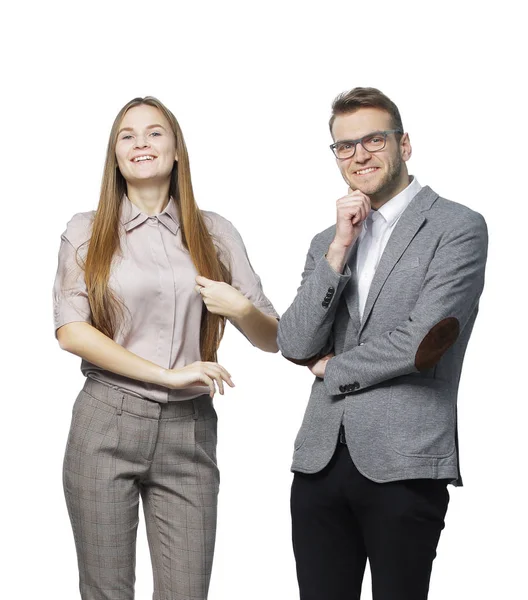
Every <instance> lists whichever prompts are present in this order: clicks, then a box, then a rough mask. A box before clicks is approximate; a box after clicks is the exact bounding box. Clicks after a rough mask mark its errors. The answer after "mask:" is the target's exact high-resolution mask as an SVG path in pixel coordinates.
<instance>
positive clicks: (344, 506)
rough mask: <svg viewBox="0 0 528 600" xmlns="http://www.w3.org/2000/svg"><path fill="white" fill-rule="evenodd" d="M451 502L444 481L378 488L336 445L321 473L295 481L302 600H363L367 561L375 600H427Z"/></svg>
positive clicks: (293, 507) (296, 549)
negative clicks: (362, 588) (432, 571)
mask: <svg viewBox="0 0 528 600" xmlns="http://www.w3.org/2000/svg"><path fill="white" fill-rule="evenodd" d="M448 502H449V493H448V491H447V481H446V480H432V479H412V480H404V481H396V482H390V483H375V482H373V481H371V480H370V479H367V478H366V477H364V476H363V475H362V474H361V473H360V472H359V471H358V470H357V468H356V467H355V465H354V463H353V462H352V459H351V458H350V453H349V451H348V448H347V447H346V446H345V445H344V444H341V443H338V445H337V448H336V452H335V454H334V456H333V458H332V460H331V461H330V463H329V464H328V465H327V466H326V467H325V468H324V469H323V470H322V471H320V472H318V473H314V474H311V475H307V474H303V473H295V475H294V479H293V485H292V494H291V513H292V533H293V549H294V553H295V560H296V563H297V579H298V581H299V588H300V600H360V596H361V584H362V581H363V574H364V571H365V564H366V561H367V558H368V560H369V563H370V571H371V575H372V596H373V600H426V598H427V594H428V591H429V580H430V577H431V568H432V563H433V559H434V558H435V556H436V547H437V544H438V540H439V539H440V532H441V531H442V529H443V528H444V517H445V514H446V511H447V505H448Z"/></svg>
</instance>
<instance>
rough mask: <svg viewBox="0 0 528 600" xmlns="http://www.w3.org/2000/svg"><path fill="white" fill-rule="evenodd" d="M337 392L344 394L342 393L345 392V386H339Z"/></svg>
mask: <svg viewBox="0 0 528 600" xmlns="http://www.w3.org/2000/svg"><path fill="white" fill-rule="evenodd" d="M339 391H340V392H341V393H342V394H344V393H345V392H346V391H347V389H346V386H345V385H340V386H339Z"/></svg>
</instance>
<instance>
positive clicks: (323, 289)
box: [277, 235, 350, 364]
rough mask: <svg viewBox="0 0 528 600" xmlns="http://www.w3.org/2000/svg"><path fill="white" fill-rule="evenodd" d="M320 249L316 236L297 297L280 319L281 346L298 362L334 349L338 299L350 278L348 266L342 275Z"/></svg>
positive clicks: (279, 340) (281, 348)
mask: <svg viewBox="0 0 528 600" xmlns="http://www.w3.org/2000/svg"><path fill="white" fill-rule="evenodd" d="M318 248H321V244H320V243H318V235H317V236H315V238H314V239H313V240H312V243H311V245H310V250H309V251H308V255H307V257H306V263H305V266H304V271H303V274H302V280H301V285H300V287H299V289H298V290H297V296H296V297H295V300H294V301H293V303H292V305H291V306H290V307H289V308H288V310H287V311H286V312H285V313H284V314H283V315H282V317H281V320H280V321H279V330H278V336H277V342H278V345H279V349H280V351H281V352H282V353H283V355H284V356H285V357H286V358H288V359H290V360H292V362H295V363H297V364H306V363H308V362H310V361H311V360H313V359H314V358H316V357H317V356H319V355H321V354H323V353H326V352H328V351H330V350H331V347H329V344H332V341H331V329H332V325H333V323H334V318H335V314H336V308H337V305H338V300H339V297H340V296H341V292H342V291H343V288H344V287H345V285H346V284H347V283H348V280H349V279H350V269H349V268H348V266H345V272H344V273H343V274H341V273H338V272H336V271H334V269H333V268H332V267H331V266H330V264H329V263H328V261H327V259H326V257H325V256H324V254H323V251H321V250H318ZM332 345H333V344H332Z"/></svg>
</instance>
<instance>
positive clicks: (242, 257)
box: [208, 213, 279, 319]
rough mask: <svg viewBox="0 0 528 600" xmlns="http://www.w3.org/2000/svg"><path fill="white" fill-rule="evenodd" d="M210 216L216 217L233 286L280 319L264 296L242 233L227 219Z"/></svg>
mask: <svg viewBox="0 0 528 600" xmlns="http://www.w3.org/2000/svg"><path fill="white" fill-rule="evenodd" d="M208 215H209V216H211V217H214V221H215V225H216V227H214V234H215V236H216V238H217V242H219V246H220V257H221V258H222V260H223V261H224V263H225V264H226V265H227V266H228V267H229V269H230V270H231V277H232V281H231V285H232V286H233V287H234V288H236V289H237V290H239V291H240V292H242V294H244V296H245V297H246V298H247V299H248V300H250V301H251V302H252V303H253V305H254V306H255V307H256V308H258V309H259V310H260V311H262V312H263V313H265V314H267V315H270V316H272V317H275V318H276V319H278V318H279V315H278V313H277V311H276V310H275V308H274V307H273V304H272V303H271V302H270V301H269V299H268V298H267V297H266V295H265V294H264V290H263V288H262V282H261V280H260V277H259V276H258V275H257V274H256V273H255V271H254V270H253V267H252V266H251V263H250V261H249V257H248V255H247V251H246V247H245V245H244V242H243V241H242V237H241V235H240V233H238V231H237V229H236V228H235V227H234V225H233V224H232V223H231V222H230V221H228V220H227V219H224V218H223V217H220V216H219V215H216V214H215V213H208Z"/></svg>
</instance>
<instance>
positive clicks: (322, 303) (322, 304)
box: [321, 300, 330, 308]
mask: <svg viewBox="0 0 528 600" xmlns="http://www.w3.org/2000/svg"><path fill="white" fill-rule="evenodd" d="M329 304H330V303H329V302H328V301H327V300H323V301H322V302H321V306H323V307H324V308H328V305H329Z"/></svg>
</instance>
